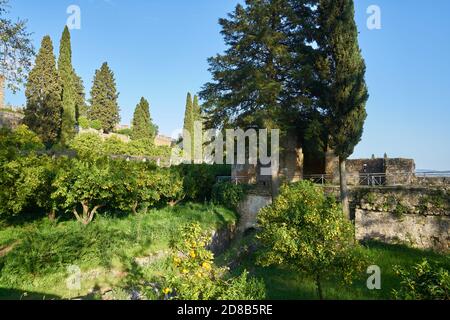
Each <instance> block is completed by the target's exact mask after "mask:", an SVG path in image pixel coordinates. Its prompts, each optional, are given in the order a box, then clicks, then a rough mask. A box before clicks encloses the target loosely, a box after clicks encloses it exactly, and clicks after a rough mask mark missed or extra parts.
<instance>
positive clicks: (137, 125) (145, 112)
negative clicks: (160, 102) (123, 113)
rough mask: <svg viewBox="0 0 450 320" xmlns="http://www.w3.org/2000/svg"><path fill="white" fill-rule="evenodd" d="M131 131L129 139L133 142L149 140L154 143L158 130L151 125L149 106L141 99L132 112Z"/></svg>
mask: <svg viewBox="0 0 450 320" xmlns="http://www.w3.org/2000/svg"><path fill="white" fill-rule="evenodd" d="M132 129H133V131H132V134H131V138H132V139H133V140H139V139H149V140H151V141H154V139H155V137H156V134H157V130H158V129H157V127H156V126H155V125H154V124H153V121H152V118H151V115H150V104H149V103H148V101H147V100H146V99H145V98H143V97H142V98H141V101H140V102H139V104H138V105H137V106H136V109H135V111H134V116H133V128H132Z"/></svg>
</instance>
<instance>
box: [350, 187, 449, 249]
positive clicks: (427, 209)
mask: <svg viewBox="0 0 450 320" xmlns="http://www.w3.org/2000/svg"><path fill="white" fill-rule="evenodd" d="M352 201H353V203H354V205H355V227H356V237H357V239H358V240H369V239H371V240H380V241H383V242H387V243H403V244H407V245H409V246H412V247H416V248H421V249H433V250H439V251H449V244H450V189H445V188H424V187H397V188H388V189H386V188H370V189H369V188H367V189H354V190H352Z"/></svg>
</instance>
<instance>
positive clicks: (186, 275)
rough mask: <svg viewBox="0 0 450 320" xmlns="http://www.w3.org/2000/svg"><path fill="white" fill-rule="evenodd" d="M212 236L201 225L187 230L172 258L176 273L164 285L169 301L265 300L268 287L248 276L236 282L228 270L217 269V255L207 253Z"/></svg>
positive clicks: (191, 226) (168, 277)
mask: <svg viewBox="0 0 450 320" xmlns="http://www.w3.org/2000/svg"><path fill="white" fill-rule="evenodd" d="M210 236H211V235H210V233H208V232H205V231H202V229H201V227H200V225H199V224H195V223H194V224H190V225H186V226H184V227H183V229H182V231H181V237H180V239H179V240H177V241H176V243H175V246H174V249H175V250H174V254H173V256H172V272H171V274H170V275H169V276H167V279H166V281H165V284H164V289H163V294H164V298H165V299H174V300H261V299H264V297H265V288H264V284H263V283H262V282H261V281H259V280H257V279H254V278H250V277H249V274H248V272H244V273H242V274H241V275H240V276H238V277H236V278H233V277H231V276H230V275H229V270H228V268H220V267H217V266H215V265H214V255H213V253H212V252H211V251H209V250H207V249H206V246H207V245H208V244H209V241H210Z"/></svg>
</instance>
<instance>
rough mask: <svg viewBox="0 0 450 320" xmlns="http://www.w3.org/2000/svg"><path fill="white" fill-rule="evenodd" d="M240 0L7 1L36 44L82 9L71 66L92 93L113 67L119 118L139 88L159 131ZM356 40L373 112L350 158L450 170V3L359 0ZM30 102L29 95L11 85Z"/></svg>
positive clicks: (172, 119)
mask: <svg viewBox="0 0 450 320" xmlns="http://www.w3.org/2000/svg"><path fill="white" fill-rule="evenodd" d="M238 2H239V1H238V0H193V1H186V0H78V1H77V0H69V1H66V0H58V1H55V0H39V1H32V0H10V3H11V6H12V12H11V16H14V17H16V16H19V17H21V18H26V19H28V21H29V24H28V26H29V30H30V31H31V32H33V40H34V43H35V46H36V48H39V44H40V41H41V39H42V37H43V36H44V35H46V34H49V35H50V36H51V37H52V39H53V40H54V44H55V53H56V52H57V50H58V45H59V38H60V35H61V32H62V30H63V27H64V25H65V23H66V20H67V18H68V16H69V15H68V14H67V13H66V10H67V8H68V6H69V5H72V4H75V5H78V6H79V7H80V9H81V29H80V30H73V31H72V47H73V48H72V50H73V64H74V66H75V68H76V70H77V72H78V74H79V75H81V76H82V78H83V80H84V84H85V87H86V91H87V92H89V90H90V86H91V84H92V78H93V74H94V71H95V69H97V68H99V67H100V65H101V64H102V62H104V61H108V63H109V64H110V66H111V68H112V69H113V71H114V72H115V75H116V80H117V86H118V90H119V92H120V98H119V102H120V106H121V110H122V112H121V115H122V123H124V124H127V123H129V122H130V119H131V117H132V114H133V110H134V107H135V105H136V103H137V102H138V101H139V99H140V97H141V96H144V97H146V98H148V99H149V100H150V103H151V113H152V116H153V118H154V120H155V122H156V123H157V124H158V125H159V127H160V131H161V133H164V134H168V135H170V134H172V132H173V131H175V130H176V129H178V128H180V127H182V123H183V113H184V104H185V98H186V93H187V92H188V91H191V92H193V93H195V92H197V91H199V89H200V88H201V86H202V85H203V84H204V83H205V82H207V81H209V80H210V74H209V72H208V70H207V69H208V64H207V61H206V59H207V58H208V57H210V56H212V55H215V54H216V53H218V52H222V51H223V49H224V45H223V41H222V37H221V35H220V33H219V32H220V28H219V26H218V24H217V20H218V18H220V17H225V15H226V14H227V13H228V12H230V11H231V10H232V9H233V8H234V6H235V5H236V4H237V3H238ZM355 2H356V20H357V23H358V26H359V30H360V46H361V49H362V52H363V55H364V57H365V59H366V64H367V83H368V86H369V91H370V95H371V96H370V100H369V102H368V105H367V111H368V114H369V117H368V119H367V122H366V126H365V133H364V136H363V140H362V142H361V143H360V144H359V145H358V147H357V148H356V150H355V154H354V155H353V157H370V156H371V155H372V154H375V155H376V156H382V155H383V154H384V153H385V152H386V153H387V154H388V155H389V156H390V157H408V158H414V159H415V160H416V163H417V167H418V168H422V169H435V170H450V142H449V138H450V61H449V58H450V55H449V52H450V1H448V0H433V1H432V2H430V3H429V4H427V5H424V4H423V2H420V1H418V0H415V1H408V0H396V1H392V0H371V1H368V0H357V1H355ZM372 4H375V5H378V6H379V7H380V8H381V13H382V16H381V19H382V20H381V22H382V28H381V30H369V29H368V28H367V27H366V21H367V18H368V16H369V15H368V14H367V13H366V10H367V8H368V7H369V5H372ZM6 99H7V101H8V102H10V103H13V104H18V105H20V104H24V102H25V98H24V95H23V93H19V94H17V95H12V94H11V93H7V96H6Z"/></svg>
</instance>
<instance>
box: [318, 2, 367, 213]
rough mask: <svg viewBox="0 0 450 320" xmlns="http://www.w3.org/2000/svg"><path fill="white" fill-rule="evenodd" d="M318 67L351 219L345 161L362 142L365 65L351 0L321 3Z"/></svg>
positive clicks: (346, 208) (328, 124)
mask: <svg viewBox="0 0 450 320" xmlns="http://www.w3.org/2000/svg"><path fill="white" fill-rule="evenodd" d="M318 13H319V19H318V21H319V29H318V31H319V36H318V44H319V48H320V51H321V58H320V59H319V63H318V66H319V68H318V70H319V74H320V77H321V80H322V83H323V90H322V97H321V100H322V103H323V105H324V109H325V110H326V116H327V128H328V132H329V136H330V141H329V143H330V146H331V148H332V149H334V152H335V153H336V155H337V156H338V157H339V164H340V165H339V172H340V187H341V200H342V204H343V207H344V211H345V213H346V214H347V216H349V217H350V213H349V211H350V210H349V204H348V190H347V178H346V168H345V162H346V159H347V158H348V157H349V156H350V155H351V154H352V153H353V151H354V148H355V146H356V145H357V144H358V143H359V141H360V140H361V137H362V134H363V127H364V122H365V119H366V117H367V113H366V109H365V107H366V102H367V100H368V97H369V95H368V90H367V86H366V83H365V79H364V78H365V71H366V67H365V62H364V59H363V58H362V55H361V50H360V48H359V44H358V30H357V27H356V23H355V20H354V15H355V12H354V3H353V0H321V1H320V4H319V8H318Z"/></svg>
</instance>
